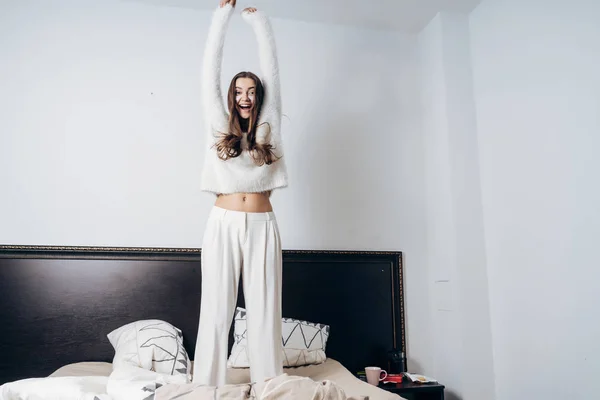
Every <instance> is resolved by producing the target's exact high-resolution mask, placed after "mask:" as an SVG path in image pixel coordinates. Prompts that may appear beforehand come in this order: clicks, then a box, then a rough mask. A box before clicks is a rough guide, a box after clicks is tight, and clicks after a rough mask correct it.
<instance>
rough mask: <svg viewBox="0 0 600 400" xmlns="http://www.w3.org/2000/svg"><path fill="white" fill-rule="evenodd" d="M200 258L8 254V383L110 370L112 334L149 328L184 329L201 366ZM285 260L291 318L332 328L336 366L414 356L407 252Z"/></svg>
mask: <svg viewBox="0 0 600 400" xmlns="http://www.w3.org/2000/svg"><path fill="white" fill-rule="evenodd" d="M200 254H201V253H200V250H199V249H171V248H169V249H158V248H103V247H45V246H44V247H40V246H0V304H1V309H0V330H1V338H2V340H0V354H2V355H3V357H2V358H0V384H2V383H5V382H8V381H13V380H17V379H22V378H29V377H42V376H47V375H49V374H50V373H52V372H53V371H54V370H56V369H57V368H59V367H61V366H64V365H66V364H70V363H74V362H81V361H106V362H111V361H112V357H113V355H114V351H113V349H112V347H111V345H110V343H109V342H108V339H107V338H106V335H107V334H108V333H109V332H110V331H112V330H113V329H115V328H118V327H119V326H121V325H123V324H126V323H129V322H132V321H135V320H140V319H148V318H156V319H162V320H165V321H168V322H170V323H171V324H173V325H175V326H177V327H179V328H180V329H181V330H182V331H183V335H184V341H185V347H186V349H187V351H188V353H189V354H190V356H191V357H193V354H194V351H193V350H194V347H195V344H196V333H197V330H198V314H199V310H200V288H201V285H200V278H201V277H200ZM283 259H284V262H283V315H284V317H290V318H298V319H302V320H306V321H311V322H319V323H324V324H328V325H330V327H331V332H330V337H329V341H328V343H327V350H326V353H327V356H328V357H331V358H333V359H336V360H338V361H340V362H341V363H342V364H344V365H345V366H346V368H348V369H349V370H350V371H353V372H356V371H358V370H360V369H362V368H364V367H365V366H366V365H368V364H373V365H380V366H386V365H387V359H386V356H387V351H388V350H391V349H392V348H397V349H406V346H405V323H404V299H403V292H404V291H403V273H402V272H403V271H402V254H401V253H399V252H369V251H360V252H359V251H357V252H354V251H352V252H350V251H291V250H287V251H284V257H283ZM243 303H244V300H243V296H242V295H241V291H240V299H239V301H238V305H240V306H243Z"/></svg>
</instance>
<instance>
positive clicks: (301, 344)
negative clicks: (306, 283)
mask: <svg viewBox="0 0 600 400" xmlns="http://www.w3.org/2000/svg"><path fill="white" fill-rule="evenodd" d="M281 324H282V325H281V328H282V329H281V333H282V336H283V337H282V341H283V360H284V361H283V366H284V367H300V366H302V365H311V364H321V363H323V362H325V359H326V358H327V357H326V355H325V346H326V345H327V339H328V338H329V326H328V325H323V324H315V323H312V322H306V321H300V320H297V319H292V318H282V320H281ZM233 335H234V339H235V341H234V343H233V348H232V349H231V354H230V355H229V359H228V360H227V366H228V367H230V368H248V367H250V364H249V362H248V353H247V340H246V336H247V335H246V310H245V309H243V308H240V307H238V308H237V310H236V313H235V325H234V333H233Z"/></svg>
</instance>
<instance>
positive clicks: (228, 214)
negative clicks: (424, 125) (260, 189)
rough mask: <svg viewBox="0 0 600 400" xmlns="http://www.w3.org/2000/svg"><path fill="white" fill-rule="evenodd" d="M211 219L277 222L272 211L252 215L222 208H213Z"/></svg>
mask: <svg viewBox="0 0 600 400" xmlns="http://www.w3.org/2000/svg"><path fill="white" fill-rule="evenodd" d="M209 218H217V219H222V218H234V219H240V218H243V219H245V220H246V221H273V220H275V213H274V212H272V211H269V212H261V213H252V212H244V211H232V210H226V209H224V208H221V207H217V206H213V208H212V210H211V211H210V216H209Z"/></svg>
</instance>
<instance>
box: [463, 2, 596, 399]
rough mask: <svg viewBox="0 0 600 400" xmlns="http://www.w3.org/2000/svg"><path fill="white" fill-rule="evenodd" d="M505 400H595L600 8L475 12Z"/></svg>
mask: <svg viewBox="0 0 600 400" xmlns="http://www.w3.org/2000/svg"><path fill="white" fill-rule="evenodd" d="M470 28H471V37H472V41H471V44H472V55H473V75H474V87H475V99H476V108H477V131H478V141H479V155H480V165H481V178H482V179H481V182H482V195H483V211H484V221H485V240H486V253H487V267H488V274H489V290H490V305H491V318H492V336H493V349H494V369H495V373H496V382H497V386H496V393H497V397H496V398H497V399H498V400H520V399H548V400H554V399H556V400H558V399H573V400H576V399H581V400H583V399H591V398H592V397H593V396H594V395H593V394H594V393H596V392H597V388H596V385H595V383H594V380H595V379H596V377H597V375H598V372H600V344H599V343H600V341H599V340H598V339H599V338H600V322H599V319H598V304H599V303H600V300H599V299H600V297H599V294H598V292H599V288H600V286H599V284H598V282H599V280H600V268H598V267H599V263H598V254H597V247H598V243H597V242H598V238H599V237H600V185H599V182H600V158H599V157H598V149H600V119H599V115H600V113H599V110H600V74H598V66H599V65H600V3H598V2H597V1H593V0H590V1H585V0H576V1H573V2H571V3H568V2H558V1H547V0H530V1H520V0H504V1H499V0H497V1H496V0H484V1H483V3H482V4H481V5H480V6H479V7H478V8H477V9H476V10H475V11H474V12H473V13H472V14H471V16H470Z"/></svg>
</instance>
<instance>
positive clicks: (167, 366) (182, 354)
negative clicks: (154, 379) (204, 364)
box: [107, 319, 191, 381]
mask: <svg viewBox="0 0 600 400" xmlns="http://www.w3.org/2000/svg"><path fill="white" fill-rule="evenodd" d="M107 336H108V340H109V341H110V344H111V345H112V346H113V348H114V349H115V357H114V359H113V369H114V368H117V367H119V366H120V365H130V366H134V367H140V368H143V369H147V370H149V371H155V372H158V373H161V374H167V375H184V376H185V377H186V379H187V380H188V381H189V380H190V379H191V362H190V358H189V356H188V354H187V352H186V351H185V347H183V334H182V333H181V330H179V329H178V328H176V327H174V326H173V325H171V324H169V323H168V322H165V321H161V320H157V319H148V320H141V321H135V322H131V323H129V324H127V325H123V326H122V327H120V328H117V329H115V330H114V331H112V332H111V333H109V334H108V335H107Z"/></svg>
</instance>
